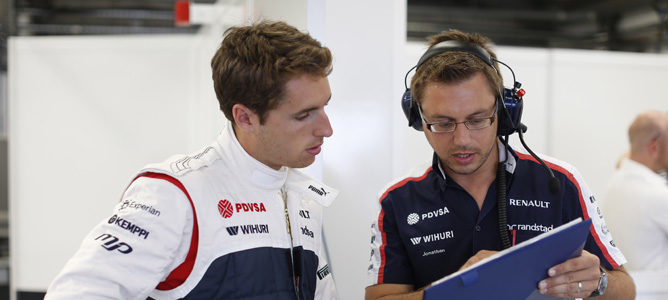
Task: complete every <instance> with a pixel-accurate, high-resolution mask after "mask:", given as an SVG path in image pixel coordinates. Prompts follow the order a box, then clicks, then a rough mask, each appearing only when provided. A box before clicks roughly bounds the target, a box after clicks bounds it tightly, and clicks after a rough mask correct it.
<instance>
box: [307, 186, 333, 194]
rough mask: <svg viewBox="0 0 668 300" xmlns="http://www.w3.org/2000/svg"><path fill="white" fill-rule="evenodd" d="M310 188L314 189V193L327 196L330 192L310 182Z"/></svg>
mask: <svg viewBox="0 0 668 300" xmlns="http://www.w3.org/2000/svg"><path fill="white" fill-rule="evenodd" d="M308 189H309V190H311V191H313V192H314V193H316V194H318V195H320V196H327V194H329V192H327V191H325V189H324V188H317V187H314V186H312V185H310V184H309V186H308Z"/></svg>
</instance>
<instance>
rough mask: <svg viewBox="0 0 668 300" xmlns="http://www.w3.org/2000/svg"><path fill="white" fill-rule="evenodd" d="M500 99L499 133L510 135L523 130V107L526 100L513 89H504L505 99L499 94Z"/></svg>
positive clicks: (498, 99)
mask: <svg viewBox="0 0 668 300" xmlns="http://www.w3.org/2000/svg"><path fill="white" fill-rule="evenodd" d="M497 101H498V107H499V111H498V114H497V115H498V116H499V128H498V130H497V135H499V136H505V135H510V134H512V133H514V132H516V131H519V130H521V122H522V108H523V106H524V101H523V100H522V97H520V96H519V95H517V92H515V91H514V90H511V89H506V88H504V89H503V99H500V98H499V96H497Z"/></svg>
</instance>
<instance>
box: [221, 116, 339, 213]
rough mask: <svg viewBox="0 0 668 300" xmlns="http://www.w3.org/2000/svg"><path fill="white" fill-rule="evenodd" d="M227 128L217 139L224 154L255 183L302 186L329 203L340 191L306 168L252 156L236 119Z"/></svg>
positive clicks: (311, 195) (273, 187)
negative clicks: (235, 126) (239, 135)
mask: <svg viewBox="0 0 668 300" xmlns="http://www.w3.org/2000/svg"><path fill="white" fill-rule="evenodd" d="M225 123H226V124H225V128H224V129H223V131H222V132H221V134H220V135H219V136H218V140H217V143H218V144H219V147H218V148H219V149H220V151H221V152H222V153H221V154H222V155H223V156H225V157H227V158H229V160H228V161H232V162H234V164H235V169H236V171H237V172H239V177H243V178H249V179H250V181H251V182H252V184H253V185H255V186H257V187H259V188H262V189H267V190H276V189H281V188H282V187H283V186H288V187H293V188H295V189H297V190H302V191H304V192H305V194H306V195H309V198H311V199H312V200H314V201H316V202H318V203H320V205H323V206H329V205H330V204H331V203H332V201H333V200H334V199H335V198H336V196H337V195H338V191H337V190H335V189H333V188H331V187H329V186H326V185H325V184H323V183H321V182H319V181H317V180H315V179H313V178H311V177H309V176H308V175H306V174H304V173H303V172H301V171H299V170H296V169H292V168H288V167H285V166H283V167H281V168H280V169H278V170H274V169H272V168H270V167H268V166H267V165H265V164H263V163H261V162H260V161H258V160H257V159H255V158H254V157H252V156H251V155H250V154H248V152H246V150H244V148H243V147H241V144H239V141H238V140H237V137H236V135H235V134H234V130H233V129H232V123H231V122H229V121H227V122H225Z"/></svg>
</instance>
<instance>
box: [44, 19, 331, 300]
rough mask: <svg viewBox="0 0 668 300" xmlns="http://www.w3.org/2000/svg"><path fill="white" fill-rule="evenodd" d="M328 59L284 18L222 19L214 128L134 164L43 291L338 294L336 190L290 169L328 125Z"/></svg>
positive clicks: (128, 295)
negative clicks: (227, 23)
mask: <svg viewBox="0 0 668 300" xmlns="http://www.w3.org/2000/svg"><path fill="white" fill-rule="evenodd" d="M331 62H332V57H331V53H330V51H329V49H327V48H326V47H323V46H321V45H320V43H319V42H318V41H316V40H314V39H313V38H311V37H310V36H309V35H308V34H305V33H302V32H299V31H298V30H297V29H295V28H294V27H292V26H290V25H287V24H285V23H283V22H268V21H265V22H262V23H258V24H254V25H250V26H241V27H233V28H230V29H228V30H227V31H226V36H225V38H224V39H223V42H222V44H221V46H220V48H219V50H218V51H217V53H216V54H215V56H214V58H213V60H212V63H211V65H212V69H213V80H214V87H215V90H216V95H217V98H218V100H219V102H220V108H221V110H222V111H223V112H224V113H225V116H226V117H227V118H228V120H229V122H226V123H227V124H226V126H225V128H224V129H223V131H222V132H221V134H220V136H219V137H218V138H217V140H216V141H215V142H213V143H212V144H211V145H210V146H208V147H205V148H203V149H202V150H201V151H199V152H198V153H196V154H193V155H176V156H173V157H171V158H169V159H167V160H166V161H164V162H162V163H158V164H151V165H148V166H146V167H145V168H144V169H142V170H141V171H140V172H139V173H138V174H137V176H136V177H135V178H134V180H132V182H131V183H130V185H129V186H128V188H127V189H126V191H125V193H124V194H123V197H122V199H121V201H120V202H119V203H118V205H117V206H116V207H115V209H114V211H113V213H112V214H111V216H110V217H109V218H107V219H105V220H103V221H102V222H101V223H100V224H99V225H97V226H96V227H95V228H94V229H93V230H92V231H91V232H90V234H88V236H86V238H85V239H84V241H83V243H82V245H81V248H80V249H79V250H78V251H77V252H76V254H75V255H74V257H72V259H70V261H69V262H68V263H67V264H66V266H65V267H64V269H63V270H62V271H61V273H60V274H59V275H58V276H57V277H56V279H55V280H54V281H53V282H52V284H51V286H50V287H49V289H48V291H47V295H46V298H45V299H146V298H147V297H148V298H153V299H336V298H337V297H336V291H335V286H334V281H333V278H332V275H331V274H330V271H329V266H328V264H327V261H326V259H325V255H324V253H325V249H324V247H323V240H322V230H321V228H322V214H323V211H322V210H323V207H326V206H328V205H329V204H330V203H331V202H332V200H334V198H335V197H336V195H337V193H338V192H337V191H335V190H333V189H332V188H330V187H328V186H326V185H324V184H322V183H320V182H318V181H317V180H314V179H312V178H310V177H309V176H307V175H306V174H304V173H302V172H301V171H299V170H296V169H293V168H302V167H306V166H308V165H310V164H311V163H313V161H314V160H315V155H317V154H318V153H319V152H320V151H321V146H322V143H323V139H324V138H325V137H329V136H331V134H332V128H331V126H330V123H329V120H328V117H327V114H326V113H325V111H324V107H325V105H326V104H327V103H328V102H329V99H330V97H331V91H330V88H329V83H328V81H327V76H328V75H329V73H330V72H331Z"/></svg>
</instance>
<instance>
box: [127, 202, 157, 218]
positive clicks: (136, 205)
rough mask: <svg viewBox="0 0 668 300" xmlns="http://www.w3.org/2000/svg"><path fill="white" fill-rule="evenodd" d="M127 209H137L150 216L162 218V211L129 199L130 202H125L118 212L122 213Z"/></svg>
mask: <svg viewBox="0 0 668 300" xmlns="http://www.w3.org/2000/svg"><path fill="white" fill-rule="evenodd" d="M125 209H136V210H143V211H145V212H147V213H149V214H152V215H154V216H156V217H159V216H160V211H159V210H157V209H155V208H153V206H150V205H146V204H143V203H139V202H137V201H134V200H131V199H128V200H123V203H121V207H120V208H119V209H118V211H122V210H125Z"/></svg>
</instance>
